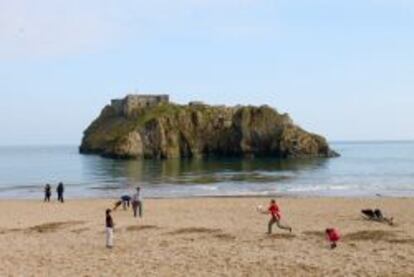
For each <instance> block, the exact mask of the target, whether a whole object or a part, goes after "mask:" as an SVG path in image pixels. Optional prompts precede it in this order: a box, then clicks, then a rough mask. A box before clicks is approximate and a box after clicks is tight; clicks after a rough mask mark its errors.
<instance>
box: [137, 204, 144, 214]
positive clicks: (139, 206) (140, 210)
mask: <svg viewBox="0 0 414 277" xmlns="http://www.w3.org/2000/svg"><path fill="white" fill-rule="evenodd" d="M138 208H139V217H142V212H143V205H142V201H139V202H138Z"/></svg>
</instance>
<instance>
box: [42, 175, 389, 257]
mask: <svg viewBox="0 0 414 277" xmlns="http://www.w3.org/2000/svg"><path fill="white" fill-rule="evenodd" d="M64 190H65V189H64V185H63V183H62V182H60V183H59V184H58V186H57V187H56V192H57V195H58V201H59V202H61V203H63V202H64V198H63V193H64ZM44 192H45V198H44V202H50V198H51V196H52V187H51V186H50V185H49V184H46V186H45V190H44ZM120 206H122V207H123V209H124V210H127V209H129V208H130V207H132V211H133V216H134V217H138V216H139V217H140V218H141V217H142V216H143V197H142V193H141V187H137V188H136V192H135V193H134V194H133V195H132V196H130V195H122V196H121V197H120V198H119V200H117V201H116V202H115V203H114V207H113V208H112V209H106V211H105V228H106V247H107V248H113V239H114V226H115V224H114V220H113V218H112V215H111V213H112V211H116V210H117V209H118V208H119V207H120ZM257 210H258V211H259V212H260V213H262V214H268V215H270V219H269V222H268V225H267V234H268V235H271V234H272V229H273V225H276V226H277V227H278V228H280V229H282V230H287V231H289V232H290V233H291V232H292V230H293V229H292V227H291V226H289V225H287V224H286V223H284V222H282V213H281V210H280V207H279V205H278V204H277V203H276V200H275V199H271V200H270V203H269V206H268V208H267V209H266V210H265V209H263V207H262V206H258V207H257ZM361 213H362V214H363V217H364V218H365V219H367V220H371V221H376V222H383V223H387V224H389V225H393V224H394V220H393V218H392V217H391V218H388V217H385V216H384V215H383V213H382V211H381V210H379V209H363V210H361ZM325 234H326V238H327V240H328V241H329V243H330V247H331V249H334V248H336V247H337V243H338V241H339V240H340V238H341V235H340V233H339V230H338V229H337V228H334V227H329V228H326V229H325Z"/></svg>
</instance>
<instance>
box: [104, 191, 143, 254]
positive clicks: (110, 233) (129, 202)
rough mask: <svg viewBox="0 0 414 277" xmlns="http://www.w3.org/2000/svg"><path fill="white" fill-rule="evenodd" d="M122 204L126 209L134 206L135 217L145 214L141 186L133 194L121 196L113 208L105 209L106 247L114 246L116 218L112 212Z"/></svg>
mask: <svg viewBox="0 0 414 277" xmlns="http://www.w3.org/2000/svg"><path fill="white" fill-rule="evenodd" d="M121 205H122V207H123V209H124V210H127V209H128V208H129V207H130V206H132V211H133V215H134V217H138V216H139V217H140V218H141V217H142V216H143V209H144V208H143V205H144V203H143V197H142V193H141V188H140V187H137V188H136V192H135V193H134V194H133V195H132V197H131V196H129V195H122V196H121V198H120V199H119V200H118V201H116V202H115V204H114V207H113V208H112V209H106V211H105V228H106V247H107V248H112V247H113V246H114V226H115V224H114V220H113V218H112V215H111V212H112V211H116V210H117V209H118V208H119V207H120V206H121Z"/></svg>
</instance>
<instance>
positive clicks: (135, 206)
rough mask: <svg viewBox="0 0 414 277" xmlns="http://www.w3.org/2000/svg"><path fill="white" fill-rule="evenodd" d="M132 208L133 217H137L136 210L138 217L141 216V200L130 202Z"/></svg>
mask: <svg viewBox="0 0 414 277" xmlns="http://www.w3.org/2000/svg"><path fill="white" fill-rule="evenodd" d="M132 210H133V211H134V217H137V211H138V214H139V217H142V210H143V207H142V201H133V202H132Z"/></svg>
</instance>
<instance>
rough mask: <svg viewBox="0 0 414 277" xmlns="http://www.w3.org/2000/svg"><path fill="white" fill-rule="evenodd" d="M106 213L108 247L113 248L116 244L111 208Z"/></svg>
mask: <svg viewBox="0 0 414 277" xmlns="http://www.w3.org/2000/svg"><path fill="white" fill-rule="evenodd" d="M105 214H106V219H105V229H106V247H107V248H112V247H113V246H114V221H113V219H112V216H111V209H107V210H106V212H105Z"/></svg>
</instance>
